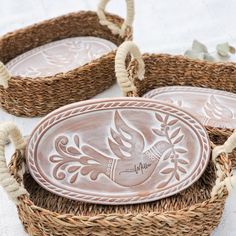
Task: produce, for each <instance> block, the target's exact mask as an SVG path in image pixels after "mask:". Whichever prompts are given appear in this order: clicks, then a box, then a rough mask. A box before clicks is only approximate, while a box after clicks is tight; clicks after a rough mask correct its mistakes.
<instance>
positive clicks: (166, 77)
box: [115, 41, 236, 166]
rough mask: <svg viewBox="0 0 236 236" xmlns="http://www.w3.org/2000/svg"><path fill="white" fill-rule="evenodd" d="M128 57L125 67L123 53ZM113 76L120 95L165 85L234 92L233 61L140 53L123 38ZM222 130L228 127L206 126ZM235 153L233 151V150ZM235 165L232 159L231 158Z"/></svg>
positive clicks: (235, 162) (139, 93)
mask: <svg viewBox="0 0 236 236" xmlns="http://www.w3.org/2000/svg"><path fill="white" fill-rule="evenodd" d="M129 54H131V56H132V60H131V61H130V63H129V65H128V68H127V69H126V64H127V61H126V59H125V58H126V57H127V55H129ZM115 67H116V76H117V81H118V83H119V86H120V88H121V90H122V92H123V95H124V96H128V97H142V96H143V95H144V94H145V93H147V92H149V91H150V90H152V89H155V88H159V87H165V86H193V87H203V88H211V89H218V90H223V91H227V92H232V93H236V63H232V62H227V63H225V62H224V63H223V62H217V63H215V62H207V61H200V60H193V59H190V58H187V57H184V56H181V55H176V56H174V55H169V54H148V53H145V54H143V55H141V53H140V51H139V49H138V47H137V45H135V44H134V43H133V42H130V41H128V42H124V43H123V44H122V45H121V46H120V47H119V52H118V53H117V54H116V63H115ZM208 128H210V129H211V130H212V131H214V132H216V133H219V134H221V133H222V134H223V133H224V132H227V133H228V132H231V131H232V130H230V129H220V128H213V127H208ZM235 155H236V151H235ZM231 161H232V164H233V166H236V159H232V160H231Z"/></svg>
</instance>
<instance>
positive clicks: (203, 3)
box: [0, 0, 236, 236]
mask: <svg viewBox="0 0 236 236" xmlns="http://www.w3.org/2000/svg"><path fill="white" fill-rule="evenodd" d="M124 2H125V1H124V0H113V1H111V3H110V4H109V7H108V10H109V11H111V12H114V13H117V14H119V15H122V16H124V15H125V3H124ZM97 3H98V1H97V0H57V1H55V0H33V1H32V0H20V1H19V0H0V16H1V17H0V34H1V35H2V34H5V33H6V32H9V31H12V30H14V29H17V28H20V27H23V26H26V25H29V24H32V23H35V22H38V21H41V20H43V19H47V18H51V17H54V16H58V15H61V14H64V13H67V12H71V11H78V10H88V9H89V10H95V9H96V5H97ZM235 9H236V1H235V0H227V1H222V0H188V1H186V0H178V1H176V0H165V1H163V0H146V1H143V0H136V19H135V25H134V30H135V34H134V40H135V42H136V43H137V44H138V45H139V47H140V49H141V51H142V52H165V53H173V54H183V52H184V51H185V50H186V49H188V48H190V47H191V43H192V41H193V39H198V40H200V41H202V42H204V43H205V44H206V45H207V46H208V48H209V49H210V51H212V52H214V50H215V49H214V48H215V45H216V44H217V43H223V42H225V41H228V42H230V43H231V44H232V45H236V30H235V28H236V23H235V22H236V21H235ZM119 95H120V92H119V89H118V87H117V86H114V87H113V88H112V89H110V90H108V91H106V92H105V93H103V94H101V95H100V96H102V97H108V96H119ZM10 120H11V121H15V122H16V123H17V124H18V125H19V127H20V128H21V130H22V132H23V133H24V135H27V134H29V133H30V132H31V131H32V129H33V127H34V126H35V125H36V124H37V122H38V121H39V119H38V118H35V119H28V118H16V117H14V116H11V115H9V114H7V113H5V112H4V111H1V110H0V121H10ZM8 152H10V151H8ZM9 157H10V155H8V160H9ZM235 195H236V191H235V193H233V194H232V195H231V197H230V199H229V201H228V203H227V206H226V211H225V216H224V220H223V223H222V224H221V225H220V227H219V229H217V230H216V232H215V234H214V235H215V236H235V235H236V226H235V223H234V222H236V196H235ZM25 235H26V234H25V233H24V230H23V227H22V226H21V223H20V221H19V220H18V216H17V212H16V209H15V206H14V205H13V204H12V203H11V202H10V200H9V199H8V198H7V196H6V194H5V192H4V191H3V190H2V189H1V188H0V236H25Z"/></svg>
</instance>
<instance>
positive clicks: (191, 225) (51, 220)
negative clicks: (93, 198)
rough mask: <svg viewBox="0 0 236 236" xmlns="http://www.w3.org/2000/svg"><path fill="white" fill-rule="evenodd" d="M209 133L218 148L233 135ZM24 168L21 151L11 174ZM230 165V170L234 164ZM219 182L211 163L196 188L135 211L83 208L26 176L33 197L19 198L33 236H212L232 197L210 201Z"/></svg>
mask: <svg viewBox="0 0 236 236" xmlns="http://www.w3.org/2000/svg"><path fill="white" fill-rule="evenodd" d="M208 132H209V134H210V137H211V140H212V141H213V140H218V141H217V142H218V144H222V143H223V142H224V140H225V139H227V138H228V137H229V136H230V135H231V133H232V132H228V131H227V132H225V131H224V130H222V132H220V131H219V130H218V131H217V132H216V131H215V130H212V129H211V128H208ZM221 136H222V138H220V137H221ZM225 160H227V159H225V157H224V158H222V161H224V162H225ZM222 161H220V162H219V163H222ZM22 164H24V158H23V156H22V155H21V153H20V152H16V154H15V157H14V158H13V161H12V162H11V165H10V170H11V173H12V174H13V175H14V177H15V178H16V179H18V180H19V181H20V182H21V181H22V179H21V178H20V176H19V175H18V172H19V171H20V170H21V167H22ZM227 166H230V161H229V163H228V164H227ZM209 168H210V169H209ZM228 170H229V169H228ZM215 179H216V177H215V170H214V165H213V163H212V162H211V164H210V165H209V166H208V169H207V170H206V173H205V174H204V175H203V176H202V178H201V179H200V180H199V181H197V182H196V183H195V184H194V185H195V186H191V187H190V188H189V189H187V190H185V191H183V192H181V193H180V194H178V196H177V195H176V196H173V197H170V198H166V199H163V201H162V200H161V201H157V202H156V203H146V204H140V205H133V206H132V207H131V206H126V207H122V206H117V207H116V206H111V207H110V206H100V205H96V204H87V203H85V205H83V206H82V205H81V203H80V202H76V201H75V202H74V204H73V203H72V200H69V199H65V198H62V197H59V196H55V195H54V194H51V193H49V192H47V191H46V190H43V189H42V188H40V187H39V186H37V184H34V182H32V180H33V179H32V177H31V176H30V175H29V174H27V173H26V174H25V178H24V186H25V187H26V189H27V191H28V192H29V193H30V198H28V197H26V196H23V197H22V198H21V199H20V204H19V206H18V211H19V215H20V218H21V220H22V222H23V224H24V226H25V229H26V231H27V232H28V233H29V234H30V235H32V236H35V235H40V236H41V235H44V236H51V235H62V234H63V235H68V236H72V235H74V236H77V235H99V236H100V235H116V236H118V235H121V234H122V235H124V234H125V235H130V236H132V235H153V236H154V235H155V236H156V235H168V236H169V235H170V236H172V235H173V236H174V235H188V236H191V235H193V236H200V235H201V236H202V235H205V236H209V235H210V233H211V231H212V230H213V229H214V228H215V227H216V226H217V225H218V223H219V220H220V217H221V214H222V211H223V209H224V202H225V198H226V195H227V194H223V195H221V194H220V195H217V196H216V197H215V198H214V199H211V198H210V192H211V190H212V186H213V185H214V183H215ZM199 183H201V184H200V185H199V188H196V185H198V184H199ZM225 193H227V192H225ZM181 195H182V196H181ZM201 195H202V199H200V196H201ZM196 198H198V200H197V199H196ZM180 199H182V201H181V200H180ZM135 207H136V208H135ZM170 209H172V210H170Z"/></svg>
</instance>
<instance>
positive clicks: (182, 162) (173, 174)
mask: <svg viewBox="0 0 236 236" xmlns="http://www.w3.org/2000/svg"><path fill="white" fill-rule="evenodd" d="M155 116H156V119H157V120H158V121H159V122H160V123H161V129H153V132H154V133H155V134H156V135H158V136H160V137H165V138H166V140H167V142H168V143H169V144H170V146H171V148H170V150H168V151H167V152H166V153H165V155H164V156H163V161H170V162H171V163H172V166H171V165H168V167H167V168H165V169H163V170H161V174H163V175H169V178H168V179H167V180H166V181H163V182H161V183H160V184H159V185H158V186H157V187H158V188H163V187H165V186H166V185H167V184H168V183H169V182H170V181H171V180H172V179H173V178H175V179H176V180H178V181H179V180H180V174H181V173H182V174H186V173H187V171H186V168H185V166H186V165H187V164H189V161H188V159H187V158H185V155H181V154H185V153H187V150H186V149H184V148H182V147H176V145H177V144H179V143H180V142H181V141H182V140H183V138H184V135H183V134H181V128H180V127H176V128H175V129H174V130H173V131H170V127H171V126H174V125H176V124H177V123H178V120H177V119H172V120H170V119H169V115H166V116H165V117H164V118H163V117H162V116H161V115H160V114H158V113H156V114H155Z"/></svg>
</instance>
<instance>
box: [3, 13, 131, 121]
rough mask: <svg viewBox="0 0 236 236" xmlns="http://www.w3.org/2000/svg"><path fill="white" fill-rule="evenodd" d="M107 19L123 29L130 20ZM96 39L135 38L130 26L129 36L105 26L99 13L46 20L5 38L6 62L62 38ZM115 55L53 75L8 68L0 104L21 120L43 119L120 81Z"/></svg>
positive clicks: (73, 14)
mask: <svg viewBox="0 0 236 236" xmlns="http://www.w3.org/2000/svg"><path fill="white" fill-rule="evenodd" d="M106 17H107V19H106V20H107V21H109V22H111V23H112V24H113V25H115V26H116V27H117V29H118V28H121V27H122V26H123V23H124V20H123V19H122V18H120V17H118V16H116V15H111V14H106ZM80 36H92V37H98V38H102V39H106V40H108V41H110V42H112V43H114V44H115V45H117V46H119V45H120V44H121V43H122V42H124V41H125V40H127V39H130V38H131V37H132V29H131V27H129V26H127V28H126V30H125V32H124V34H123V35H121V34H119V33H116V32H113V31H112V30H111V29H110V28H109V27H108V26H107V25H105V24H104V25H103V24H101V19H99V17H98V15H97V13H96V12H91V11H81V12H78V13H71V14H68V15H64V16H60V17H57V18H53V19H51V20H46V21H43V22H41V23H38V24H35V25H32V26H29V27H26V28H24V29H20V30H17V31H14V32H12V33H8V34H6V35H5V36H3V37H1V38H0V61H2V63H4V64H6V63H8V62H9V61H10V60H12V59H13V58H15V57H17V56H19V55H21V54H22V53H25V52H27V51H29V50H32V49H34V48H36V47H39V46H42V45H45V44H47V43H50V42H54V41H57V40H61V39H66V38H71V37H80ZM114 54H115V52H114V51H113V52H110V53H108V54H106V55H104V56H102V57H100V58H99V59H96V60H93V61H91V62H89V63H87V64H85V65H83V66H80V67H78V68H76V69H72V70H70V71H68V72H65V73H58V74H55V75H53V76H47V77H35V78H31V77H21V76H11V75H10V73H9V72H8V71H7V70H6V67H5V66H4V65H3V64H2V69H0V77H2V78H5V77H7V76H8V77H10V78H9V79H8V81H7V82H6V83H7V84H5V87H3V86H0V104H1V106H2V107H3V108H4V109H5V110H6V111H8V112H9V113H11V114H14V115H16V116H28V117H33V116H42V115H45V114H47V113H49V112H50V111H52V110H54V109H56V108H58V107H61V106H63V105H66V104H69V103H73V102H77V101H80V100H85V99H89V98H91V97H93V96H95V95H96V94H98V93H100V92H102V91H104V90H105V89H107V88H109V87H110V86H111V85H112V84H113V83H115V80H116V79H115V73H114V69H113V68H114Z"/></svg>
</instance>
